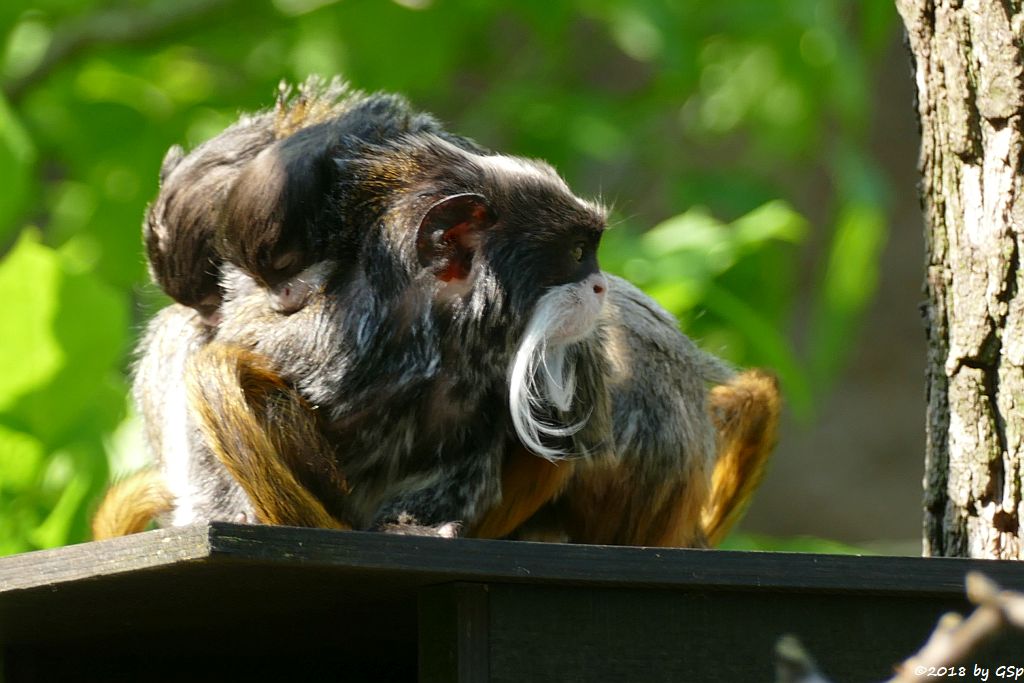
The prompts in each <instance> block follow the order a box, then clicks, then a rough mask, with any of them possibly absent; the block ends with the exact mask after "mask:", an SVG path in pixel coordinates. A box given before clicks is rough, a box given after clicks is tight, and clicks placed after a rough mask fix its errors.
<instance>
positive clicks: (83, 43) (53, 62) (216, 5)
mask: <svg viewBox="0 0 1024 683" xmlns="http://www.w3.org/2000/svg"><path fill="white" fill-rule="evenodd" d="M234 1H235V0H169V1H166V2H161V1H158V2H154V3H153V4H151V5H149V6H147V7H142V8H129V7H125V8H118V9H106V10H101V11H99V12H96V13H94V14H91V15H89V16H86V17H83V18H81V19H76V20H73V21H69V22H68V23H67V24H65V25H63V26H60V27H58V28H57V29H56V30H55V31H54V35H53V39H52V40H51V41H50V45H49V47H48V48H47V49H46V52H45V53H44V54H43V57H42V58H41V59H40V60H39V63H38V64H36V65H35V67H34V68H33V69H32V70H31V71H29V72H28V73H26V74H25V75H24V76H21V77H19V78H13V79H10V80H8V81H7V82H5V83H4V84H3V86H2V90H3V94H4V96H5V97H6V98H7V99H8V100H9V101H11V102H17V101H18V100H19V99H21V97H23V96H24V95H25V93H26V92H27V91H28V90H29V89H30V88H31V87H32V86H34V85H36V84H37V83H39V82H40V81H42V80H43V79H45V78H46V77H47V76H48V75H49V74H50V73H51V72H52V71H54V70H55V69H57V68H58V67H60V66H62V65H63V64H65V63H67V62H70V61H71V60H73V59H75V58H76V57H77V56H79V55H80V54H82V53H84V52H86V51H88V50H89V49H91V48H93V47H96V46H99V45H118V44H125V43H135V42H141V41H145V40H152V39H154V38H158V37H160V36H162V35H165V34H167V33H170V32H172V31H175V30H177V29H179V28H181V27H183V26H185V25H187V24H189V23H191V22H193V21H198V20H200V19H203V18H205V17H207V16H208V15H210V14H212V13H214V12H216V11H217V10H220V9H222V8H224V7H227V6H228V5H230V4H232V3H233V2H234Z"/></svg>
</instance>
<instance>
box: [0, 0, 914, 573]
mask: <svg viewBox="0 0 1024 683" xmlns="http://www.w3.org/2000/svg"><path fill="white" fill-rule="evenodd" d="M890 4H891V3H890V2H889V0H862V1H856V0H717V1H716V2H694V1H693V0H639V1H629V0H621V1H620V0H563V1H559V0H519V2H516V3H499V2H493V1H491V0H466V1H464V2H456V1H455V0H448V1H444V0H435V1H433V2H432V1H430V0H395V1H393V2H392V1H388V0H344V1H341V2H337V1H333V0H273V2H242V1H241V0H148V1H146V2H142V1H139V2H132V1H127V0H125V1H118V2H115V1H114V0H5V2H4V3H2V4H0V39H2V49H3V52H2V54H0V86H2V95H0V188H2V190H0V255H2V260H0V301H3V308H2V309H0V320H2V323H0V324H2V333H0V554H4V553H10V552H16V551H20V550H26V549H31V548H40V547H47V546H53V545H59V544H63V543H68V542H74V541H78V540H82V539H84V538H85V537H86V534H87V519H88V515H89V513H90V511H91V508H92V506H94V505H95V501H96V499H97V497H98V495H99V494H100V492H101V491H102V489H103V487H104V486H105V484H106V480H107V477H108V471H110V470H111V469H115V470H120V469H123V468H124V467H127V466H130V463H133V462H138V460H139V458H140V450H141V446H140V441H139V437H138V429H137V427H136V426H135V422H134V420H133V418H132V417H131V414H130V412H131V411H130V408H129V407H128V405H127V401H126V394H127V381H126V372H127V368H128V366H129V364H130V351H131V348H132V344H133V341H134V338H135V337H136V335H137V333H138V331H139V329H140V326H141V324H142V322H143V321H144V320H145V319H146V318H147V317H148V316H149V315H150V314H151V313H152V312H153V311H154V310H155V309H156V308H157V307H158V306H160V305H162V304H163V303H164V299H163V298H162V295H160V293H159V292H157V291H155V289H154V288H153V287H152V285H149V284H147V279H146V274H145V264H144V260H143V257H142V251H141V244H140V237H139V234H140V231H139V225H140V220H141V216H142V213H143V210H144V207H145V205H146V202H147V201H149V200H150V199H151V198H152V197H153V195H154V193H155V191H156V177H157V169H158V167H159V164H160V160H161V158H162V157H163V154H164V152H165V150H166V149H167V147H168V146H170V145H171V144H174V143H184V144H185V145H186V146H189V145H195V144H197V143H199V142H201V141H202V140H204V139H206V138H208V137H210V136H212V135H214V134H215V133H217V132H218V131H219V130H221V129H222V128H223V127H225V126H226V125H227V124H228V123H230V122H231V121H232V120H233V119H234V118H235V117H236V116H237V114H238V113H239V112H242V111H246V110H253V109H257V108H260V107H264V106H267V105H268V104H269V103H270V102H271V101H272V98H273V95H274V92H275V88H276V84H277V82H278V81H279V80H280V79H282V78H286V79H289V80H293V81H294V80H299V79H302V78H303V77H304V76H306V75H307V74H310V73H321V74H328V75H329V74H336V73H340V74H343V75H345V77H346V78H348V79H349V80H350V81H351V82H352V83H353V85H355V86H356V87H359V88H361V89H365V90H376V89H384V90H392V91H400V92H403V93H405V94H406V95H408V96H409V97H410V98H411V99H412V100H413V102H414V103H416V104H417V105H418V106H419V107H421V108H423V109H426V110H429V111H433V112H434V113H436V114H437V115H439V116H440V117H441V119H442V120H444V121H446V122H447V123H448V124H449V125H450V127H451V128H452V129H454V130H457V131H459V132H461V133H464V134H467V135H470V136H472V137H474V138H476V139H477V140H478V141H480V142H482V143H483V144H485V145H487V146H489V147H492V148H495V149H500V150H502V151H505V152H509V153H515V154H520V155H526V156H535V157H542V158H545V159H547V160H549V161H550V162H552V163H553V164H554V165H555V166H556V167H558V168H559V169H560V170H561V171H562V172H563V173H564V174H565V175H566V176H567V178H568V179H569V181H570V184H572V186H573V187H574V188H576V189H577V191H579V192H580V193H582V194H591V195H601V196H602V197H603V199H604V200H605V201H606V202H608V203H610V204H611V205H612V206H613V207H614V209H615V212H614V223H615V224H616V227H615V229H614V230H612V231H610V232H609V233H608V234H607V239H606V242H605V244H604V246H603V248H602V255H601V256H602V262H603V264H604V265H605V267H606V268H607V269H609V270H611V271H614V272H619V273H622V274H625V275H626V276H627V277H629V278H630V279H632V280H634V281H636V282H637V283H638V284H640V285H642V286H643V287H644V288H645V289H646V290H647V291H649V292H651V293H652V294H653V295H654V296H655V297H657V298H658V299H659V300H660V301H661V302H662V303H663V304H664V305H665V306H666V307H667V308H669V309H670V310H671V311H672V312H673V313H675V314H676V315H678V316H679V317H680V319H681V321H682V322H683V325H684V327H685V329H686V330H687V331H688V332H689V333H690V334H691V335H693V336H695V337H696V338H698V339H699V340H701V342H702V344H703V345H704V346H705V347H707V348H710V349H711V350H714V351H716V352H718V353H720V354H722V355H724V356H726V357H728V358H730V359H732V360H735V361H737V362H739V363H744V364H758V365H768V366H772V367H774V368H776V369H777V370H778V371H779V372H780V374H781V377H782V381H783V386H784V389H785V391H786V394H787V399H788V401H789V402H790V405H791V406H792V408H793V409H794V410H795V411H796V412H797V413H798V414H801V415H805V416H807V415H810V414H811V411H812V407H813V405H814V402H815V401H816V400H817V399H818V398H819V397H820V396H821V395H822V394H823V393H824V392H827V391H828V389H829V386H830V384H831V382H832V381H833V379H834V378H835V377H836V374H837V373H838V372H839V371H840V370H841V369H842V366H843V360H844V358H845V357H846V355H847V353H848V351H849V349H850V347H851V343H852V340H853V339H854V338H855V332H856V328H857V324H858V320H859V318H860V316H861V314H862V312H863V311H864V307H865V305H866V304H867V303H868V302H869V301H870V298H871V296H872V293H873V291H874V287H875V284H876V279H877V276H876V270H877V260H878V255H879V251H880V249H881V247H882V245H883V243H884V240H885V235H886V224H885V218H884V215H885V214H884V209H885V202H886V198H885V195H884V192H883V191H882V188H884V185H885V184H884V181H883V179H882V178H881V176H880V173H879V171H878V169H877V167H876V164H875V162H874V161H873V160H872V159H871V158H869V157H868V156H867V155H866V154H865V151H864V150H865V144H864V143H865V137H866V134H867V131H868V125H869V119H870V114H871V101H870V99H869V94H870V91H871V86H870V81H869V79H870V74H871V72H872V69H873V67H874V66H875V64H876V63H877V62H878V61H879V59H880V57H881V54H882V50H883V49H884V48H886V47H887V46H888V45H889V42H890V40H891V38H892V34H893V31H894V30H895V22H894V12H893V10H892V8H891V7H890ZM794 207H799V211H798V210H797V209H795V208H794ZM805 216H813V219H812V220H809V219H808V218H805ZM651 225H654V227H653V228H651V229H650V230H647V228H648V227H650V226H651ZM822 245H824V246H822ZM812 247H813V248H816V249H818V250H819V251H820V250H821V249H824V250H825V253H826V257H825V258H824V259H822V261H823V267H817V266H809V265H808V261H809V257H808V254H809V253H811V251H810V250H811V248H812ZM798 309H804V314H803V315H800V316H797V315H795V312H796V311H797V310H798ZM808 311H809V312H808ZM794 340H799V341H800V343H799V344H798V343H796V341H794Z"/></svg>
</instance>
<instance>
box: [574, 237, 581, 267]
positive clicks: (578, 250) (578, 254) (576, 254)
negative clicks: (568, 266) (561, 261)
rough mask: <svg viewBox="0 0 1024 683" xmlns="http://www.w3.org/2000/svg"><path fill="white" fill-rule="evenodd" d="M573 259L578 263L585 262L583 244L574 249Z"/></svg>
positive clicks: (578, 244)
mask: <svg viewBox="0 0 1024 683" xmlns="http://www.w3.org/2000/svg"><path fill="white" fill-rule="evenodd" d="M572 257H573V258H574V259H575V260H576V263H579V262H580V261H582V260H583V244H582V243H581V242H579V243H577V244H576V246H574V247H573V248H572Z"/></svg>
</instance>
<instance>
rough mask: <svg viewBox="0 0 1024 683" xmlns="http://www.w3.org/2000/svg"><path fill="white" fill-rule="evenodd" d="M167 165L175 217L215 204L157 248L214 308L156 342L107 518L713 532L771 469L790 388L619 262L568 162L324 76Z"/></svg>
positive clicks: (615, 536)
mask: <svg viewBox="0 0 1024 683" xmlns="http://www.w3.org/2000/svg"><path fill="white" fill-rule="evenodd" d="M240 130H242V131H244V132H245V135H244V136H242V137H244V140H245V144H238V145H236V144H235V140H236V139H239V138H238V136H239V135H240V133H239V131H240ZM256 139H260V140H263V141H264V142H263V143H259V144H255V145H253V146H249V145H248V142H249V141H250V140H256ZM260 144H262V147H260ZM238 147H241V149H239V148H238ZM204 166H205V167H215V168H218V169H220V171H221V172H220V173H218V174H217V175H215V176H212V180H211V177H208V176H202V178H206V180H205V181H203V180H197V178H195V177H193V175H192V174H190V173H180V174H178V173H176V172H175V169H178V168H181V169H182V170H188V169H190V168H202V167H204ZM162 178H163V180H162V188H161V195H160V198H158V200H157V202H156V203H155V204H154V207H155V208H154V210H159V207H162V206H163V207H166V206H171V205H172V204H173V203H172V202H168V201H163V199H164V198H165V197H170V196H174V197H176V198H177V201H178V202H181V204H180V206H183V207H191V208H189V209H188V211H187V212H185V214H186V215H197V214H202V216H203V217H204V218H203V220H202V221H196V220H190V221H183V220H178V219H176V217H175V214H174V212H173V211H164V213H163V214H162V216H163V218H162V219H161V220H160V221H159V225H160V226H161V231H162V234H161V236H160V239H157V240H153V239H151V237H150V236H151V235H153V234H154V232H155V231H154V229H153V227H152V226H153V225H154V222H153V220H152V216H153V212H152V211H151V214H150V216H151V219H150V221H149V222H148V223H147V228H146V230H147V245H148V247H149V251H150V259H151V267H152V270H153V272H154V275H155V278H156V280H157V281H158V282H159V283H160V284H161V285H162V286H164V287H165V289H166V290H167V291H168V292H169V293H171V295H172V296H174V297H175V298H176V299H177V300H178V301H179V302H181V303H182V304H185V305H186V306H192V308H194V309H195V310H190V309H189V308H187V307H186V306H182V305H175V306H171V307H169V308H167V309H165V310H164V311H163V312H162V313H161V314H160V315H159V316H158V317H157V318H156V319H155V320H154V322H153V323H152V324H151V325H150V329H149V331H148V333H147V335H146V337H145V338H144V340H143V342H142V346H141V356H140V361H139V364H138V367H137V374H136V382H135V392H136V398H137V400H138V401H139V404H140V407H141V409H142V414H143V417H144V421H145V423H146V430H147V436H148V440H149V443H150V445H151V447H152V448H153V450H154V451H155V454H156V460H157V464H158V469H157V470H155V471H151V472H149V473H146V474H143V475H141V476H139V477H136V478H134V479H131V480H128V482H126V483H125V484H124V485H122V486H121V487H119V488H115V489H114V490H113V491H112V493H111V494H110V495H109V496H108V499H107V501H106V502H105V503H104V505H103V507H102V508H101V510H100V512H99V513H98V515H97V520H96V525H95V528H96V533H97V536H98V537H102V536H109V535H117V534H120V533H127V532H129V531H132V530H135V529H136V528H138V520H139V519H144V518H146V517H147V514H146V513H150V512H151V513H158V512H162V513H164V519H165V521H166V522H168V523H173V524H181V523H187V522H190V521H194V520H197V519H227V520H239V519H243V520H255V521H260V522H265V523H274V524H295V525H306V526H328V527H338V528H360V529H379V530H397V531H406V530H409V529H416V530H420V529H426V530H428V531H431V532H433V533H437V534H439V535H454V534H455V533H461V534H463V535H470V536H482V537H519V538H553V539H561V540H570V541H576V542H590V543H618V544H643V545H697V546H700V545H705V544H707V543H709V542H712V543H713V542H715V541H717V540H719V539H720V538H721V536H722V535H723V534H724V532H725V531H726V530H727V529H728V527H729V526H730V525H731V523H732V521H734V519H735V516H736V515H737V514H738V512H739V510H740V509H741V507H742V503H743V502H744V501H745V500H746V499H747V497H748V496H749V494H750V492H751V491H752V489H753V488H754V487H755V486H756V484H757V480H758V478H759V475H760V472H761V468H762V466H763V463H764V461H765V459H766V458H767V456H768V454H769V452H770V448H771V445H772V442H773V440H774V431H775V425H776V421H777V418H778V405H779V403H778V393H777V389H776V387H775V383H774V381H773V380H772V379H771V378H770V377H769V376H768V375H765V374H763V373H759V372H756V371H754V372H748V373H745V374H740V375H734V374H733V372H732V371H731V370H729V369H728V368H727V367H726V366H725V365H724V364H723V363H721V362H720V361H718V360H717V359H715V358H714V357H713V356H711V355H709V354H706V353H704V352H702V351H700V350H699V349H698V348H697V347H696V346H695V345H694V344H693V343H692V342H691V341H690V340H689V339H687V338H686V337H685V336H684V335H682V334H681V333H680V332H679V331H678V329H677V326H676V323H675V321H674V320H673V319H672V318H671V316H669V315H668V314H666V313H665V312H664V311H663V310H661V309H660V308H659V307H658V306H657V304H655V303H654V302H653V301H652V300H651V299H650V298H648V297H647V296H646V295H644V294H643V293H642V292H640V291H639V290H637V289H636V288H634V287H633V286H631V285H630V284H628V283H627V282H625V281H624V280H621V279H619V278H615V277H612V276H609V275H606V274H604V273H602V272H601V271H600V269H599V267H598V263H597V247H598V244H599V241H600V238H601V233H602V232H603V230H604V226H605V214H604V211H603V209H602V208H601V207H600V206H597V205H595V204H594V203H592V202H589V201H586V200H583V199H580V198H578V197H576V196H575V195H574V194H572V192H571V191H570V190H569V188H568V187H567V186H566V184H565V182H564V181H563V180H562V179H561V178H560V177H559V176H558V175H557V173H555V172H554V170H553V169H551V168H550V167H549V166H547V165H546V164H543V163H541V162H536V161H530V160H525V159H520V158H516V157H509V156H503V155H498V154H492V153H490V152H487V151H485V150H483V149H482V148H480V147H478V146H477V145H476V144H475V143H472V142H470V141H468V140H466V139H464V138H460V137H457V136H452V135H450V134H448V133H445V132H444V131H442V130H441V128H440V126H439V125H438V124H437V123H436V121H434V120H433V119H432V118H430V117H427V116H424V115H421V114H414V113H412V112H411V111H410V110H409V108H408V105H407V104H406V103H405V102H404V101H403V100H400V99H398V98H395V97H393V96H379V95H378V96H363V95H359V94H351V93H347V92H344V91H343V90H342V89H339V88H338V87H336V86H329V87H327V88H325V89H321V88H318V87H317V86H313V85H307V86H306V87H305V88H304V89H303V90H302V91H301V92H300V95H299V97H298V98H297V100H295V101H292V102H291V103H289V102H287V101H284V100H282V102H280V103H279V106H278V109H277V111H276V112H275V113H274V114H273V115H271V114H264V115H258V116H256V117H251V118H249V119H245V120H243V122H242V123H240V124H239V125H238V126H236V127H235V128H232V129H229V130H228V131H226V132H225V133H223V134H222V136H220V137H219V138H216V139H214V140H213V141H211V142H210V143H207V144H206V145H204V146H201V147H200V148H198V149H197V150H196V151H194V152H193V153H192V154H191V155H189V156H188V157H184V158H176V157H172V158H171V160H170V161H169V162H168V163H165V168H164V172H163V173H162ZM211 187H212V188H213V191H212V192H211ZM196 207H201V211H199V210H198V209H197V208H196ZM182 233H190V234H182ZM200 238H201V239H200ZM200 243H202V244H203V245H205V246H201V247H200V248H198V250H197V249H196V248H195V245H198V244H200ZM183 244H184V245H190V247H189V248H181V246H180V245H183ZM154 251H155V253H156V254H157V257H156V258H154ZM197 258H198V259H199V260H200V261H202V262H203V263H204V264H209V265H208V266H204V269H197V268H195V267H194V261H195V260H196V259H197ZM168 263H171V264H174V263H177V264H178V267H176V268H175V269H171V268H168V266H167V264H168ZM211 269H212V270H211ZM172 271H173V272H172ZM208 271H210V272H215V273H216V274H217V278H216V282H215V287H214V288H213V289H211V288H210V284H209V279H208V278H207V277H206V274H207V272H208ZM169 284H173V285H176V288H174V287H170V286H169ZM211 305H212V308H211ZM182 378H184V381H183V379H182ZM711 384H718V385H719V386H717V387H715V388H713V389H711V390H710V392H709V389H708V387H709V385H711ZM140 511H142V512H140ZM128 520H131V521H128Z"/></svg>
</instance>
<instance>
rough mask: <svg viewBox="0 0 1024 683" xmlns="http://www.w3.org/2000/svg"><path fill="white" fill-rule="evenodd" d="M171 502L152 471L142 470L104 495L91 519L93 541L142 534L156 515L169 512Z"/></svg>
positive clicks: (161, 481)
mask: <svg viewBox="0 0 1024 683" xmlns="http://www.w3.org/2000/svg"><path fill="white" fill-rule="evenodd" d="M173 507H174V500H173V498H172V497H171V494H170V493H169V492H168V491H167V488H166V487H165V486H164V484H163V480H162V479H161V478H160V473H159V472H157V471H155V470H150V469H146V470H142V471H140V472H136V473H135V474H133V475H131V476H129V477H127V478H125V479H122V480H121V481H119V482H117V483H116V484H114V485H113V486H112V487H110V489H109V490H108V491H107V495H106V497H104V499H103V502H102V503H100V506H99V509H97V510H96V515H95V516H94V517H93V519H92V537H93V538H94V539H96V540H97V541H101V540H103V539H106V538H115V537H117V536H127V535H128V534H137V533H139V532H140V531H144V530H145V529H146V527H147V526H149V523H150V522H152V521H153V518H155V517H156V516H157V515H160V514H163V513H165V512H169V511H170V510H171V508H173Z"/></svg>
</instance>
